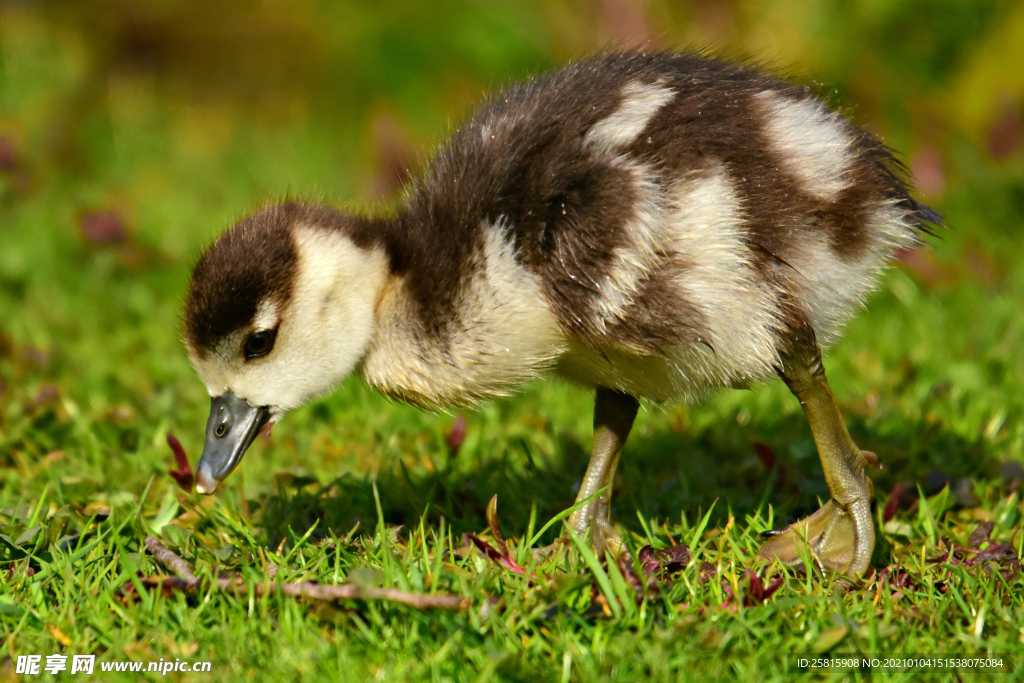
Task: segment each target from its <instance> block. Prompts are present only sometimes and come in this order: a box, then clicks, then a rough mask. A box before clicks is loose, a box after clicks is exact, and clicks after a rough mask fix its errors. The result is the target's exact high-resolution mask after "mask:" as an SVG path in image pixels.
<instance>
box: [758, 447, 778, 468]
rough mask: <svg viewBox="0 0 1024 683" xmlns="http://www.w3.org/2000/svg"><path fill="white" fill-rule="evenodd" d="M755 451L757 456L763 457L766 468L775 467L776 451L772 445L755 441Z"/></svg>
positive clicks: (762, 460)
mask: <svg viewBox="0 0 1024 683" xmlns="http://www.w3.org/2000/svg"><path fill="white" fill-rule="evenodd" d="M754 452H755V453H757V457H758V458H760V459H761V462H762V463H764V468H765V469H766V470H770V469H771V468H773V467H775V459H776V458H775V451H773V450H772V447H771V446H769V445H768V444H766V443H761V442H760V441H755V442H754Z"/></svg>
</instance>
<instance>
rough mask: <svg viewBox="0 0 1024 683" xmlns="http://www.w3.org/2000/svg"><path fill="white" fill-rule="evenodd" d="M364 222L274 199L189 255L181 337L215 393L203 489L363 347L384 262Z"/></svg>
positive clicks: (340, 373) (351, 364) (200, 476)
mask: <svg viewBox="0 0 1024 683" xmlns="http://www.w3.org/2000/svg"><path fill="white" fill-rule="evenodd" d="M360 225H363V223H362V222H361V219H357V218H353V217H349V216H345V215H343V214H340V213H338V212H337V211H335V210H333V209H330V208H326V207H318V206H310V205H305V204H297V203H286V204H281V205H278V206H273V207H270V208H267V209H264V210H262V211H258V212H256V213H254V214H252V215H251V216H248V217H247V218H244V219H242V220H241V221H239V222H238V223H236V224H235V225H234V226H233V227H232V228H231V229H230V230H228V231H227V232H226V233H224V234H223V235H222V236H221V237H220V238H219V239H218V240H217V241H216V242H215V243H214V244H213V245H212V246H211V247H210V248H209V249H208V250H207V251H206V253H205V254H203V256H202V257H201V258H200V259H199V262H198V263H197V264H196V266H195V269H194V270H193V271H192V281H191V284H190V286H189V290H188V296H187V300H186V304H185V334H184V336H185V346H186V348H187V350H188V354H189V359H190V360H191V362H192V366H193V367H194V368H195V370H196V372H197V374H198V375H199V378H200V379H201V380H202V382H203V384H205V385H206V388H207V390H208V391H209V394H210V397H211V402H210V417H209V419H208V420H207V423H206V444H205V446H204V448H203V456H202V458H201V459H200V461H199V466H198V468H197V471H196V484H197V485H196V489H197V490H198V491H199V492H200V493H206V494H209V493H213V492H214V491H215V490H216V488H217V486H218V484H219V483H220V482H221V480H223V479H224V477H226V476H227V475H228V474H230V472H231V471H232V470H233V469H234V468H235V467H236V466H237V465H238V463H239V462H240V461H241V459H242V456H243V455H245V451H246V449H248V448H249V446H250V445H251V444H252V442H253V440H254V439H255V438H256V435H257V433H258V432H259V431H260V429H261V428H262V427H263V426H264V425H266V424H267V423H268V422H274V421H277V420H279V419H280V418H281V416H282V415H284V414H285V413H286V412H287V411H289V410H292V409H294V408H297V407H299V406H301V405H302V404H304V403H306V402H307V401H309V400H310V399H313V398H315V397H317V396H320V395H322V394H325V393H327V392H329V391H330V390H331V389H333V388H334V387H335V386H336V385H337V384H338V383H339V382H341V381H342V380H343V379H344V378H345V377H346V376H347V375H349V374H350V373H351V372H352V370H353V369H354V368H355V367H356V365H357V364H358V363H359V361H360V359H362V357H363V356H364V355H365V353H366V349H367V347H368V345H369V343H370V340H371V337H372V334H373V329H374V320H375V308H376V301H377V295H378V292H379V291H380V289H381V287H382V286H383V281H384V278H385V276H386V273H387V263H386V259H385V256H384V253H383V251H382V250H380V249H377V248H374V247H373V246H372V245H370V244H368V243H367V240H365V239H359V238H358V237H357V234H358V233H359V230H358V228H359V226H360ZM357 242H359V244H357ZM360 245H361V246H360Z"/></svg>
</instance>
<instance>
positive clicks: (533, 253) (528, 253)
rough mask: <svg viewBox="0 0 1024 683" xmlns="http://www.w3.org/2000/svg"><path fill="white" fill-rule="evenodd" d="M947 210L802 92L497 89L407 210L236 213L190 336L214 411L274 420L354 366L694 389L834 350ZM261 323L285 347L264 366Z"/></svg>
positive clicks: (618, 63)
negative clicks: (912, 191)
mask: <svg viewBox="0 0 1024 683" xmlns="http://www.w3.org/2000/svg"><path fill="white" fill-rule="evenodd" d="M936 220H937V216H935V214H933V213H932V212H931V211H930V210H929V209H927V208H926V207H924V206H922V205H921V204H919V203H917V202H916V201H915V200H914V199H912V198H911V196H910V195H909V193H908V192H907V189H906V187H905V186H904V184H903V182H902V181H901V180H900V178H899V175H898V169H897V166H896V164H895V162H894V161H893V159H892V157H891V155H890V154H889V152H888V151H887V149H886V148H885V147H884V146H883V145H882V144H881V143H879V142H878V141H877V140H876V139H875V138H873V137H872V136H870V135H869V134H867V133H866V132H864V131H863V130H861V129H859V128H857V127H856V126H854V125H853V124H851V123H850V122H849V121H847V120H846V119H844V118H843V117H841V116H839V115H838V114H837V113H835V112H834V111H832V110H830V109H829V108H828V107H827V106H825V105H824V104H823V103H822V102H821V101H820V100H819V99H818V98H817V97H816V96H815V95H814V94H812V93H810V92H809V91H808V90H807V89H805V88H800V87H795V86H792V85H789V84H787V83H784V82H782V81H779V80H776V79H773V78H770V77H767V76H765V75H762V74H760V73H758V72H756V71H754V70H751V69H748V68H744V67H742V66H737V65H734V64H730V63H726V62H720V61H713V60H708V59H704V58H701V57H694V56H679V55H669V54H636V53H634V54H613V55H606V56H602V57H599V58H596V59H593V60H589V61H585V62H582V63H579V64H577V65H574V66H570V67H568V68H566V69H563V70H561V71H558V72H555V73H553V74H551V75H548V76H543V77H540V78H537V79H534V80H531V81H528V82H525V83H522V84H518V85H514V86H512V87H510V88H508V89H507V90H505V91H503V92H501V93H500V94H498V95H497V96H495V97H493V98H492V99H491V100H490V101H489V102H488V103H486V104H485V105H484V106H483V107H482V108H481V109H480V110H479V112H478V113H477V114H476V115H475V116H474V117H473V118H472V119H471V120H470V121H469V122H468V123H466V124H465V125H463V126H462V127H461V128H460V129H458V130H457V131H456V132H455V134H454V135H453V136H452V138H451V139H450V140H449V141H448V142H447V143H446V144H445V145H444V146H443V147H441V149H440V150H439V151H438V152H437V154H436V156H435V158H434V160H433V161H432V163H431V164H430V165H429V167H428V168H427V169H426V171H425V173H424V174H423V176H422V177H421V178H420V179H419V180H418V181H416V182H415V183H414V184H413V185H412V186H411V187H410V188H408V190H407V198H406V201H405V203H404V206H403V208H402V209H400V210H399V211H398V212H397V213H396V214H395V215H392V216H387V217H382V218H364V217H356V216H350V215H345V214H342V213H340V212H338V211H336V210H334V209H333V208H330V207H325V206H314V205H308V204H301V203H286V204H281V205H277V206H272V207H270V208H267V209H264V210H262V211H259V212H257V213H255V214H253V215H251V216H249V217H248V218H246V219H244V220H242V221H240V222H239V223H238V224H237V225H236V226H235V227H234V228H232V230H230V231H229V232H228V233H226V234H225V236H224V237H222V238H221V239H220V240H219V241H218V242H216V243H215V244H214V245H213V246H212V247H211V248H210V249H209V251H208V252H207V253H206V255H204V257H203V258H202V259H201V260H200V262H199V264H198V265H197V266H196V269H195V273H194V275H193V280H192V283H191V287H190V290H189V298H188V303H187V306H186V335H185V336H186V344H187V346H188V349H189V353H190V356H191V358H192V361H193V363H194V365H195V367H196V369H197V370H198V372H199V374H200V377H201V378H202V379H203V381H204V382H205V383H206V385H207V387H208V389H209V391H210V393H211V396H215V397H216V396H219V395H221V394H223V393H225V392H232V393H234V394H235V395H237V396H239V397H241V398H243V399H245V400H246V401H247V402H248V403H250V404H251V405H254V406H267V407H268V408H269V412H270V414H271V415H273V416H274V419H276V417H279V416H280V414H282V413H284V412H285V411H287V410H290V409H292V408H295V407H297V406H298V405H300V404H301V403H303V402H305V401H307V400H309V399H310V398H312V397H314V396H316V395H318V394H321V393H324V392H326V391H329V390H330V389H331V388H332V387H333V386H334V385H335V384H336V383H337V382H338V381H340V380H341V379H342V378H343V377H344V376H346V375H347V374H349V373H350V372H352V371H354V370H358V372H360V374H361V375H362V377H363V378H364V379H365V380H366V381H367V382H368V383H369V384H371V385H372V386H374V387H376V388H378V389H380V390H381V391H383V392H385V393H387V394H389V395H392V396H396V397H399V398H402V399H405V400H408V401H411V402H414V403H417V404H421V405H427V406H447V405H453V404H466V403H471V402H473V401H476V400H479V399H482V398H487V397H492V396H500V395H503V394H505V393H507V392H508V391H510V390H511V389H513V388H514V387H515V386H516V385H518V384H519V383H521V382H523V381H524V380H527V379H529V378H531V377H534V376H536V375H538V374H541V373H544V372H546V371H549V370H553V371H555V372H556V373H558V374H559V375H561V376H563V377H565V378H568V379H570V380H572V381H575V382H579V383H583V384H585V385H589V386H595V387H602V388H605V389H608V390H612V391H616V392H620V393H622V394H627V395H630V396H632V397H639V398H649V399H653V400H658V401H664V400H669V399H673V398H677V397H678V398H684V399H690V398H694V397H697V396H699V395H701V394H702V393H704V392H706V391H707V390H709V389H713V388H718V387H731V386H746V385H748V384H749V383H751V382H754V381H757V380H760V379H763V378H765V377H768V376H772V375H774V374H776V373H777V372H779V371H780V369H781V368H782V367H783V365H784V359H785V358H786V357H788V356H789V355H792V353H793V351H794V349H796V348H809V347H811V346H814V347H815V348H816V345H817V344H820V345H826V344H828V343H830V342H831V341H832V340H834V339H835V338H836V337H837V336H838V334H839V332H840V330H841V328H842V326H843V324H844V323H845V322H846V320H847V319H848V318H849V317H850V315H851V314H852V313H853V311H854V309H855V308H856V307H857V306H858V305H859V304H860V303H862V302H863V300H864V298H865V296H866V295H867V294H868V293H869V292H870V290H871V288H872V286H873V284H874V281H875V279H876V276H877V275H878V273H879V272H880V270H881V269H882V268H883V267H884V266H885V264H886V262H887V260H888V259H889V258H890V256H891V254H892V252H893V250H894V249H895V248H897V247H900V246H904V245H908V244H911V243H913V242H915V241H916V240H917V239H918V235H919V233H920V232H921V231H922V230H923V229H924V226H925V225H926V223H927V222H934V221H936ZM260 330H276V334H277V337H276V345H275V346H274V350H273V351H272V352H271V353H269V354H267V355H266V356H265V357H254V358H252V359H250V360H245V358H244V356H243V352H242V348H243V344H244V343H245V340H246V339H247V338H249V336H251V335H252V334H254V333H256V332H259V331H260Z"/></svg>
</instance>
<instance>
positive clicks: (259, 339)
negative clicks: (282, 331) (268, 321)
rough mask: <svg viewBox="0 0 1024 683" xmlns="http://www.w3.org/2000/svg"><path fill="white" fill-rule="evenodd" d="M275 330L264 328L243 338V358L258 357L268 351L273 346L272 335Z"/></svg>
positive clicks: (274, 334) (274, 333)
mask: <svg viewBox="0 0 1024 683" xmlns="http://www.w3.org/2000/svg"><path fill="white" fill-rule="evenodd" d="M275 336H276V332H275V331H274V330H264V331H263V332H257V333H256V334H254V335H252V336H251V337H249V338H248V339H246V340H245V359H246V360H249V359H251V358H259V357H260V356H265V355H267V354H268V353H270V350H271V349H272V348H274V337H275Z"/></svg>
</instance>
